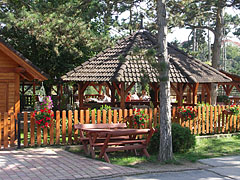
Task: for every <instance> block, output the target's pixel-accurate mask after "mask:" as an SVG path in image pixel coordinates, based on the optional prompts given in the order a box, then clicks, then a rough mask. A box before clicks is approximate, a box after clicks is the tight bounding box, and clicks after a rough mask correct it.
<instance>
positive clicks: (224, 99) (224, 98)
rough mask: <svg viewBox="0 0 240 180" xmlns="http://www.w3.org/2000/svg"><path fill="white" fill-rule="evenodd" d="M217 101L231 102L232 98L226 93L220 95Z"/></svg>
mask: <svg viewBox="0 0 240 180" xmlns="http://www.w3.org/2000/svg"><path fill="white" fill-rule="evenodd" d="M217 102H224V103H225V104H228V103H229V102H230V99H229V97H228V96H226V95H222V96H218V97H217Z"/></svg>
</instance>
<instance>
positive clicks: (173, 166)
mask: <svg viewBox="0 0 240 180" xmlns="http://www.w3.org/2000/svg"><path fill="white" fill-rule="evenodd" d="M134 167H135V168H139V169H142V170H146V171H148V172H151V173H154V172H174V171H186V170H195V169H206V168H209V166H208V165H205V164H202V163H199V162H195V163H192V162H189V161H181V162H177V163H169V164H160V163H151V162H144V163H138V164H134Z"/></svg>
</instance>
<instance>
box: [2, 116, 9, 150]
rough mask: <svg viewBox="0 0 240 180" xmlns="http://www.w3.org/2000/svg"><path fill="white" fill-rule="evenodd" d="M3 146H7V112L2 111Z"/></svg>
mask: <svg viewBox="0 0 240 180" xmlns="http://www.w3.org/2000/svg"><path fill="white" fill-rule="evenodd" d="M3 125H4V126H3V146H4V148H7V147H8V113H7V112H5V113H4V120H3Z"/></svg>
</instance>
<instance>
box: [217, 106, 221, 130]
mask: <svg viewBox="0 0 240 180" xmlns="http://www.w3.org/2000/svg"><path fill="white" fill-rule="evenodd" d="M221 111H222V107H221V106H218V125H217V126H218V127H217V128H218V133H220V131H221V114H222V113H221Z"/></svg>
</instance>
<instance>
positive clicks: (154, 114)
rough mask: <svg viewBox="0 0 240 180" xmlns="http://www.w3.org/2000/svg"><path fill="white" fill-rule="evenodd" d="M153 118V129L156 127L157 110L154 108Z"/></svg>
mask: <svg viewBox="0 0 240 180" xmlns="http://www.w3.org/2000/svg"><path fill="white" fill-rule="evenodd" d="M153 118H154V128H155V127H156V126H157V108H154V112H153Z"/></svg>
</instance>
